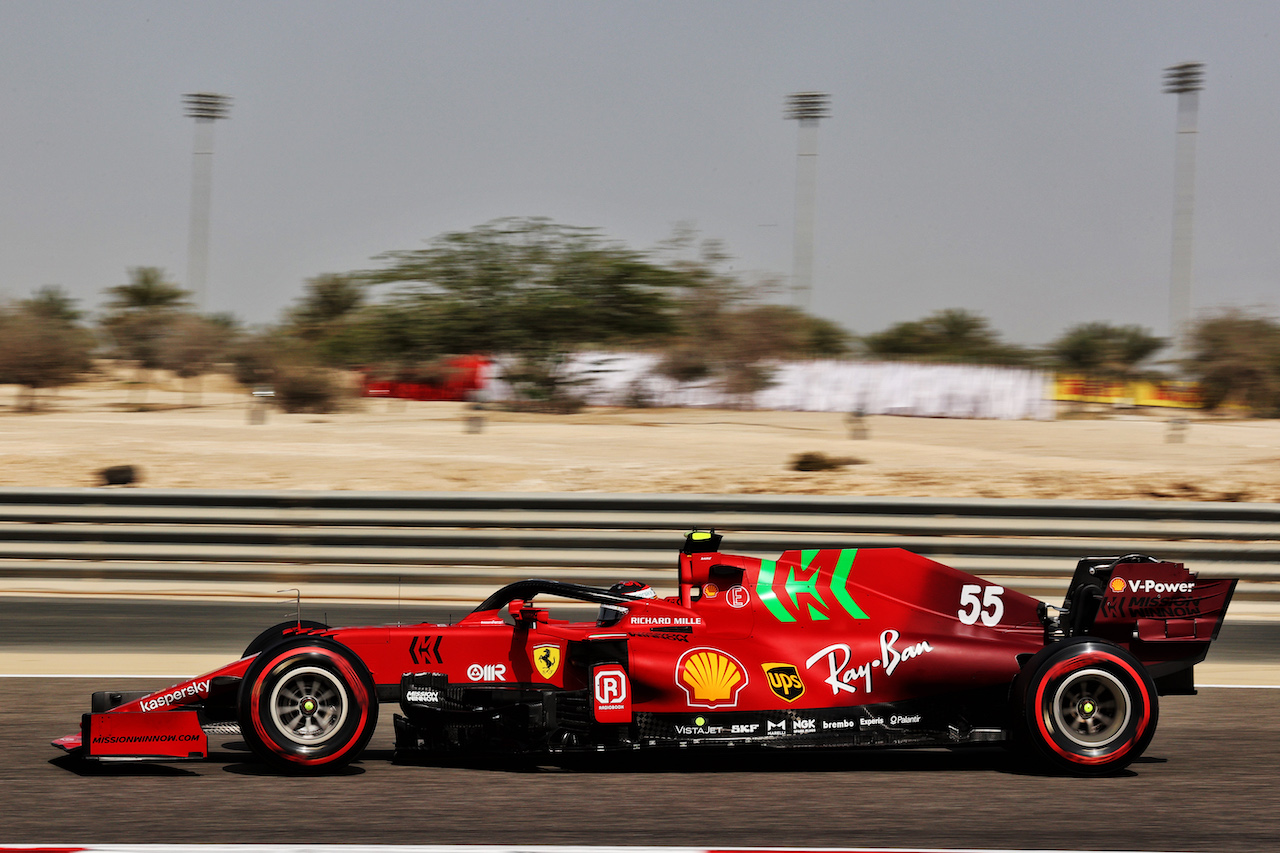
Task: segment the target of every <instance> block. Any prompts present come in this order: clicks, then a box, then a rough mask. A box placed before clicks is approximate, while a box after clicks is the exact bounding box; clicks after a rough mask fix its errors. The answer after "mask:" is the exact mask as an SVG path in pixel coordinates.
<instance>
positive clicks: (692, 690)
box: [676, 648, 747, 708]
mask: <svg viewBox="0 0 1280 853" xmlns="http://www.w3.org/2000/svg"><path fill="white" fill-rule="evenodd" d="M676 684H677V685H679V687H680V689H681V690H683V691H684V693H685V697H686V699H687V701H688V703H689V705H690V706H691V707H696V708H732V707H733V706H734V705H737V704H738V694H739V693H740V692H742V688H744V687H746V686H747V671H746V670H745V669H744V668H743V666H742V664H741V663H739V662H738V660H737V659H736V658H735V657H734V656H733V655H731V654H727V653H726V652H722V651H720V650H719V649H707V648H699V649H690V650H689V651H687V652H685V653H684V654H683V655H681V656H680V660H679V661H678V662H677V663H676Z"/></svg>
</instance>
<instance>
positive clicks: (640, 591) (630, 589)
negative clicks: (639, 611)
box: [596, 581, 658, 625]
mask: <svg viewBox="0 0 1280 853" xmlns="http://www.w3.org/2000/svg"><path fill="white" fill-rule="evenodd" d="M609 592H611V593H613V594H614V595H625V596H626V597H627V598H657V597H658V595H657V593H655V592H654V591H653V587H651V586H649V585H648V584H647V583H641V582H640V581H620V582H618V583H615V584H614V585H613V586H611V587H609ZM626 612H627V608H625V607H622V606H620V605H617V604H602V605H600V615H599V617H598V618H597V620H596V621H597V622H598V623H599V624H601V625H612V624H613V623H614V622H617V621H618V620H619V619H621V618H622V617H623V615H624V614H625V613H626Z"/></svg>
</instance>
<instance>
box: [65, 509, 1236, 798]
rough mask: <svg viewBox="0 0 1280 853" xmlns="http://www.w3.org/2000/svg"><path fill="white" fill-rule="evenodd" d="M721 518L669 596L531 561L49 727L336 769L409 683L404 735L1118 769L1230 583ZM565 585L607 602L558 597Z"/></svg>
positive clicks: (1145, 563)
mask: <svg viewBox="0 0 1280 853" xmlns="http://www.w3.org/2000/svg"><path fill="white" fill-rule="evenodd" d="M720 540H721V537H720V536H719V535H717V534H715V533H708V532H695V533H692V534H690V535H689V536H688V538H687V539H686V540H685V545H684V547H683V548H682V549H681V553H680V557H679V577H678V581H679V592H678V594H677V595H675V596H673V597H671V598H658V597H652V592H651V591H648V587H645V586H644V585H643V584H636V583H632V584H621V585H618V586H616V587H615V588H612V589H610V590H604V589H596V588H592V587H586V586H579V585H576V584H569V583H560V582H557V581H550V580H526V581H520V582H517V583H513V584H510V585H508V586H505V587H503V588H502V589H500V590H498V591H497V592H495V593H494V594H493V595H491V596H489V598H487V599H486V600H485V601H484V602H483V603H481V604H480V605H479V606H478V607H477V608H476V609H475V610H474V611H472V612H471V613H470V614H469V615H467V616H466V617H465V618H463V619H462V620H461V621H459V622H457V623H455V624H452V625H436V624H427V623H423V624H417V625H396V626H379V627H360V628H329V627H326V626H323V625H320V624H319V623H310V622H302V621H298V622H288V623H284V624H282V625H278V626H276V627H274V628H270V629H268V630H267V631H264V632H263V633H262V634H261V635H260V636H259V637H258V638H257V639H255V640H254V641H253V642H252V643H251V644H250V645H249V647H248V648H247V649H245V652H244V655H243V656H242V657H241V659H240V660H238V661H235V662H234V663H230V664H227V665H226V666H224V667H222V668H221V669H218V670H215V671H213V672H211V673H208V674H206V675H202V676H199V677H197V678H194V679H191V680H190V681H186V682H183V683H181V684H177V685H174V686H173V687H170V688H167V689H164V690H160V691H156V692H154V693H148V694H145V695H143V694H141V693H136V694H129V693H95V694H94V696H93V700H92V710H91V713H88V714H85V715H84V716H83V718H82V720H81V725H80V732H79V734H75V735H69V736H67V737H64V738H60V739H59V740H56V741H54V745H55V746H58V747H61V748H62V749H65V750H67V751H69V752H72V753H74V754H77V755H79V756H82V757H84V758H87V759H100V760H111V759H116V760H130V759H132V760H137V759H153V760H174V759H185V758H203V757H206V756H207V755H208V739H209V736H210V735H211V734H223V735H226V734H232V733H234V732H235V731H237V730H238V731H239V732H240V734H241V735H242V737H243V739H244V740H245V741H247V742H248V744H249V746H250V747H252V749H253V751H254V752H255V753H257V754H258V755H259V756H260V757H261V758H263V759H264V760H266V761H267V762H270V763H271V764H273V765H275V766H276V767H278V768H280V769H282V770H285V771H293V772H325V771H331V770H335V769H337V768H339V767H342V766H343V765H345V764H346V763H348V762H350V761H351V760H353V759H354V758H356V757H357V756H358V755H359V754H360V752H361V750H363V749H364V747H365V745H366V744H367V743H368V742H369V738H370V736H371V735H372V734H373V729H374V726H375V724H376V722H377V719H378V705H379V703H380V702H393V701H394V702H398V703H399V706H400V711H401V713H400V714H396V715H395V737H396V753H397V756H398V757H399V756H409V755H412V754H419V755H420V754H423V753H426V754H428V755H430V754H439V753H451V752H452V753H464V754H488V755H495V754H496V755H534V756H539V757H541V758H543V759H548V760H551V761H555V760H557V758H563V759H566V760H567V759H568V758H569V757H571V756H573V755H574V754H576V753H583V752H597V751H602V750H639V749H645V748H663V747H667V748H670V747H699V748H704V747H705V748H714V747H723V746H728V745H736V746H748V745H754V746H757V747H777V748H782V747H816V746H824V747H826V746H830V747H842V748H857V747H913V746H920V747H939V746H941V747H962V746H965V745H975V744H976V745H990V744H995V743H1005V744H1010V745H1015V746H1017V747H1019V748H1022V749H1026V750H1029V751H1031V752H1032V753H1034V754H1037V755H1039V756H1040V757H1041V758H1043V759H1045V760H1047V761H1048V762H1050V763H1051V764H1053V765H1056V766H1057V767H1058V768H1059V769H1064V770H1067V771H1070V772H1074V773H1079V774H1101V773H1107V772H1113V771H1115V770H1117V769H1119V768H1121V767H1123V766H1125V765H1126V764H1128V763H1129V762H1131V761H1133V760H1134V759H1135V758H1137V757H1138V756H1140V755H1141V754H1142V752H1143V750H1144V749H1146V747H1147V745H1148V744H1149V743H1150V741H1151V737H1152V735H1153V734H1154V733H1155V730H1156V721H1157V717H1158V711H1159V709H1158V698H1157V697H1158V696H1160V695H1164V694H1170V693H1173V694H1187V693H1194V692H1195V688H1194V681H1193V678H1192V667H1193V666H1194V665H1195V664H1196V663H1198V662H1200V661H1202V660H1203V659H1204V657H1205V654H1206V652H1207V651H1208V648H1209V644H1210V642H1211V641H1212V640H1213V639H1214V638H1216V637H1217V634H1218V629H1219V628H1220V626H1221V625H1222V619H1223V615H1224V614H1225V612H1226V609H1227V605H1228V603H1229V602H1230V599H1231V595H1232V593H1233V591H1234V589H1235V584H1236V581H1234V580H1197V579H1196V576H1195V575H1194V574H1192V573H1190V572H1188V571H1187V570H1185V569H1184V568H1183V567H1182V566H1181V565H1179V564H1175V563H1165V562H1160V561H1158V560H1155V559H1152V558H1151V557H1146V556H1142V555H1129V556H1124V557H1107V558H1098V557H1090V558H1086V559H1083V560H1081V561H1080V563H1079V565H1078V566H1077V568H1076V571H1075V575H1074V577H1073V579H1072V581H1071V585H1070V588H1069V590H1068V592H1067V596H1066V600H1065V602H1064V603H1063V605H1062V606H1061V607H1060V608H1050V607H1048V606H1046V605H1045V604H1043V603H1041V602H1039V601H1036V600H1035V599H1033V598H1030V597H1028V596H1026V595H1023V594H1021V593H1019V592H1016V591H1014V590H1012V589H1007V588H1005V587H1002V586H998V585H996V584H993V583H990V582H988V581H985V580H982V579H981V578H977V577H974V576H973V575H969V574H966V573H964V572H961V571H958V570H956V569H952V568H948V567H947V566H944V565H942V564H940V563H936V562H933V561H932V560H929V559H926V558H924V557H921V556H918V555H916V554H912V553H910V552H908V551H904V550H901V549H893V548H890V549H844V550H812V551H787V552H786V553H784V554H782V555H781V556H780V557H779V558H778V559H776V560H761V559H756V558H752V557H741V556H733V555H730V554H723V553H720V551H719V547H720ZM646 595H648V596H649V597H645V596H646ZM539 597H541V603H540V602H539V601H538V599H539ZM549 599H550V600H555V601H559V602H561V603H563V602H564V601H566V600H567V601H569V602H576V603H578V604H579V605H585V606H587V607H589V608H591V611H590V615H591V616H592V617H595V618H589V619H582V618H579V619H578V620H577V621H574V620H569V619H558V618H552V617H551V615H550V613H549V611H548V610H547V609H543V608H544V607H545V606H546V602H547V601H548V600H549Z"/></svg>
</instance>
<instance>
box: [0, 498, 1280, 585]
mask: <svg viewBox="0 0 1280 853" xmlns="http://www.w3.org/2000/svg"><path fill="white" fill-rule="evenodd" d="M693 527H700V528H708V527H715V528H717V529H719V530H721V531H722V532H726V533H727V534H728V535H727V536H726V539H725V546H724V547H725V549H726V550H728V551H731V552H733V553H741V554H751V555H756V556H762V557H773V556H776V555H777V554H778V553H780V552H781V551H783V550H787V549H794V548H849V547H864V548H866V547H882V548H887V547H900V548H906V549H908V550H911V551H914V552H916V553H919V554H923V555H925V556H928V557H931V558H933V559H936V560H938V561H940V562H944V563H947V564H948V565H952V566H955V567H957V568H961V569H964V570H966V571H972V572H975V573H977V574H980V575H983V576H985V577H1003V578H1007V579H1010V580H1009V583H1010V585H1011V586H1014V587H1016V588H1020V589H1023V590H1025V591H1027V592H1030V593H1032V594H1036V595H1040V596H1041V597H1045V598H1052V597H1053V596H1055V595H1060V594H1061V591H1062V590H1065V588H1066V584H1067V581H1068V579H1069V577H1070V574H1071V571H1072V570H1073V568H1074V566H1075V562H1076V560H1077V559H1078V558H1079V557H1081V556H1085V555H1099V554H1125V553H1131V552H1143V553H1150V554H1153V555H1154V556H1157V557H1160V558H1162V559H1168V560H1174V561H1177V562H1184V563H1186V564H1187V565H1188V567H1190V568H1192V569H1193V570H1195V571H1198V572H1200V574H1201V575H1202V576H1206V577H1213V576H1220V577H1228V576H1229V577H1239V578H1242V583H1241V584H1240V586H1239V588H1238V590H1237V597H1238V598H1246V599H1255V600H1269V599H1275V600H1280V506H1277V505H1273V504H1243V503H1190V502H1161V501H1043V500H1042V501H1037V500H1029V501H1018V500H987V499H963V500H946V499H930V498H876V497H826V496H821V497H815V496H774V495H768V496H766V495H603V494H589V493H572V494H510V493H504V494H491V493H473V492H454V493H422V492H377V493H371V492H292V491H280V492H266V491H188V490H157V489H0V577H2V578H7V579H10V580H13V579H31V580H36V581H38V580H41V579H45V580H48V579H53V578H56V579H59V580H64V581H65V580H72V579H99V580H131V581H136V580H153V581H158V580H169V581H176V580H184V581H212V582H223V583H227V582H237V583H244V582H251V583H267V584H275V585H277V586H279V585H285V584H289V585H296V584H299V583H322V582H323V583H343V584H375V583H392V584H396V583H401V582H408V583H414V584H448V585H450V586H468V585H479V586H483V587H486V588H488V587H492V586H495V585H497V584H499V583H502V582H505V581H507V580H511V579H515V578H517V577H528V576H531V575H548V574H553V575H555V576H557V577H563V578H566V579H574V580H578V581H580V582H585V583H601V584H607V583H611V582H612V581H614V580H616V579H617V578H619V577H622V576H640V577H648V578H650V579H651V580H652V581H654V582H655V583H657V584H659V585H669V584H670V582H671V577H670V575H671V570H672V568H673V567H674V565H675V553H676V550H677V548H678V547H679V545H680V543H681V541H682V533H683V531H685V530H688V529H691V528H693Z"/></svg>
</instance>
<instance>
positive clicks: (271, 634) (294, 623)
mask: <svg viewBox="0 0 1280 853" xmlns="http://www.w3.org/2000/svg"><path fill="white" fill-rule="evenodd" d="M328 627H329V626H328V625H326V624H324V623H323V622H316V621H315V620H313V619H290V620H289V621H287V622H281V623H280V624H279V625H272V626H271V627H270V628H268V629H267V630H265V631H263V632H262V633H261V634H259V635H258V636H256V637H254V638H253V641H252V642H250V643H249V645H247V646H245V648H244V652H243V653H241V655H240V657H241V658H247V657H249V656H250V655H256V654H257V653H258V652H260V651H262V650H263V649H265V648H266V647H267V646H274V645H275V644H276V643H278V642H280V641H281V640H283V639H284V638H285V631H288V630H290V629H293V628H304V629H305V628H328Z"/></svg>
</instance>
